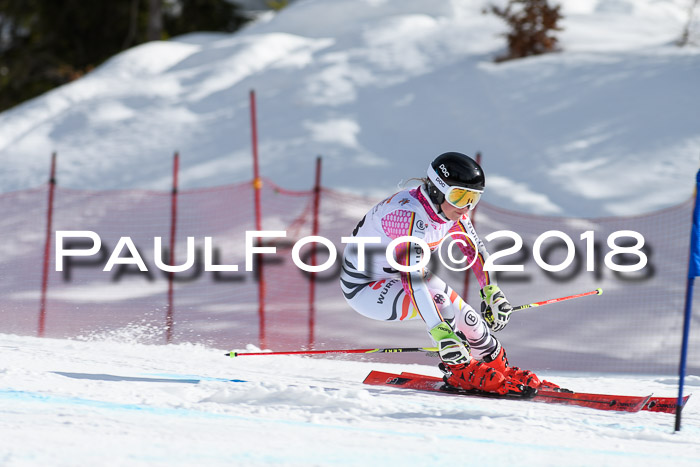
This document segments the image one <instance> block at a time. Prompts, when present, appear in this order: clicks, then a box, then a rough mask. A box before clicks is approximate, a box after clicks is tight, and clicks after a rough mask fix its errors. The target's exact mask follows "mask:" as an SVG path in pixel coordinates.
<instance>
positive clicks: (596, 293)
mask: <svg viewBox="0 0 700 467" xmlns="http://www.w3.org/2000/svg"><path fill="white" fill-rule="evenodd" d="M602 294H603V289H601V288H600V287H599V288H597V289H595V290H591V291H590V292H584V293H580V294H576V295H569V296H568V297H560V298H552V299H550V300H544V301H542V302H535V303H529V304H527V305H520V306H516V307H514V308H513V311H518V310H524V309H525V308H533V307H536V306H542V305H549V304H550V303H557V302H563V301H564V300H571V299H573V298H580V297H587V296H588V295H602Z"/></svg>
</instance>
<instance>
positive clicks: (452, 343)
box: [429, 321, 471, 365]
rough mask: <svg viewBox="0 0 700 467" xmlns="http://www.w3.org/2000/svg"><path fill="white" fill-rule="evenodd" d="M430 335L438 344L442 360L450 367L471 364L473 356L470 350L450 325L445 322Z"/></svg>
mask: <svg viewBox="0 0 700 467" xmlns="http://www.w3.org/2000/svg"><path fill="white" fill-rule="evenodd" d="M429 332H430V335H431V336H432V338H433V340H434V341H435V342H436V343H437V346H438V354H439V355H440V359H441V360H442V361H443V362H445V363H447V364H448V365H459V364H460V363H469V361H470V360H471V355H469V349H467V348H466V347H465V346H464V343H463V342H462V339H460V338H459V337H458V336H457V335H456V334H455V333H454V330H453V329H452V328H451V327H450V325H449V324H447V323H445V322H444V321H443V322H442V323H440V324H438V325H437V326H435V327H434V328H432V329H431V330H430V331H429Z"/></svg>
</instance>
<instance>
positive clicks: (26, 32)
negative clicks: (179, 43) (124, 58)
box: [0, 0, 248, 111]
mask: <svg viewBox="0 0 700 467" xmlns="http://www.w3.org/2000/svg"><path fill="white" fill-rule="evenodd" d="M247 20H248V18H247V17H245V15H243V14H242V13H241V12H240V11H239V7H238V6H237V5H236V4H235V3H232V2H231V1H230V0H108V1H107V0H104V1H103V0H88V1H86V0H0V111H2V110H5V109H8V108H10V107H12V106H14V105H17V104H18V103H20V102H22V101H24V100H27V99H31V98H32V97H35V96H38V95H39V94H42V93H44V92H46V91H48V90H50V89H52V88H54V87H56V86H60V85H62V84H65V83H67V82H69V81H72V80H74V79H77V78H79V77H80V76H83V75H84V74H85V73H88V72H89V71H90V70H92V69H93V68H95V67H96V66H98V65H100V64H101V63H102V62H104V61H105V60H107V59H108V58H110V57H111V56H113V55H115V54H117V53H119V52H121V51H122V50H125V49H127V48H129V47H132V46H134V45H137V44H140V43H143V42H146V41H148V40H153V39H167V38H168V37H172V36H176V35H179V34H184V33H188V32H193V31H224V32H232V31H235V30H236V29H238V28H239V27H240V26H241V25H242V24H244V23H245V22H246V21H247Z"/></svg>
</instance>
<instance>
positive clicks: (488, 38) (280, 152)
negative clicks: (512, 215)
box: [0, 0, 700, 217]
mask: <svg viewBox="0 0 700 467" xmlns="http://www.w3.org/2000/svg"><path fill="white" fill-rule="evenodd" d="M485 3H486V2H485V1H484V0H452V1H444V2H434V1H430V0H407V1H400V2H398V1H378V0H333V1H330V0H300V1H297V2H294V3H293V4H292V5H291V6H289V7H288V8H286V9H284V10H283V11H282V12H280V13H279V14H277V15H276V16H274V15H268V16H265V17H264V18H262V19H261V20H259V21H258V22H256V23H255V24H252V25H250V26H248V27H247V28H246V29H245V30H244V31H241V32H238V33H236V34H232V35H222V34H195V35H189V36H184V37H180V38H176V39H174V40H172V41H169V42H155V43H148V44H144V45H141V46H139V47H135V48H134V49H131V50H129V51H126V52H125V53H122V54H121V55H119V56H117V57H115V58H113V59H112V60H110V61H108V62H107V63H106V64H105V65H103V66H102V67H100V68H98V69H97V70H96V71H95V72H93V73H91V74H90V75H88V76H86V77H84V78H82V79H80V80H78V81H76V82H74V83H71V84H70V85H67V86H64V87H62V88H60V89H57V90H55V91H53V92H50V93H48V94H46V95H44V96H41V97H39V98H37V99H34V100H33V101H31V102H28V103H26V104H24V105H21V106H18V107H16V108H14V109H11V110H9V111H7V112H4V113H3V114H0V160H1V161H2V166H3V170H2V172H0V190H2V191H4V192H6V191H12V190H18V189H23V188H28V187H33V186H36V185H38V184H41V183H44V182H45V181H46V179H47V176H48V175H47V173H48V165H49V163H48V161H49V155H50V153H51V152H52V151H54V150H55V151H57V152H58V153H59V166H58V167H59V169H58V181H59V183H60V184H61V185H63V186H67V187H74V188H90V189H114V188H157V189H167V188H168V186H169V183H170V173H171V171H170V161H171V155H172V153H173V152H174V151H175V150H179V151H180V152H181V154H182V165H183V173H182V174H181V185H182V188H183V189H187V188H192V187H200V186H210V185H215V184H228V183H231V182H238V181H245V180H249V179H250V178H251V177H252V173H251V156H250V154H251V148H250V123H249V105H248V93H249V91H250V90H251V89H255V90H256V92H257V95H258V107H259V108H258V115H259V125H260V128H259V136H260V142H261V148H260V155H261V164H262V167H261V170H262V173H263V175H265V176H267V177H269V178H271V179H273V180H275V181H276V182H277V183H279V184H280V185H282V186H286V187H288V188H303V189H307V188H309V187H310V186H311V184H312V180H313V160H314V158H315V157H316V156H317V155H319V154H320V155H323V156H324V157H325V162H324V174H323V183H324V185H326V186H328V187H333V188H341V189H344V190H355V191H357V190H359V191H361V192H364V193H371V194H380V193H381V194H385V193H388V192H390V191H392V190H394V188H395V186H396V183H397V182H398V181H399V180H401V179H406V178H410V177H414V176H421V175H422V174H423V172H424V170H425V167H426V165H427V163H428V161H429V160H430V159H432V158H433V157H434V156H435V155H437V154H439V153H441V152H444V151H447V150H458V151H462V152H465V153H469V154H474V153H475V152H476V151H482V152H483V154H484V167H485V170H486V173H487V176H488V186H489V190H488V191H487V194H486V196H485V200H486V201H488V202H490V203H492V204H495V205H498V206H501V207H506V208H509V209H513V210H517V211H522V212H529V213H539V214H549V215H568V216H584V217H591V216H594V217H595V216H608V215H630V214H637V213H642V212H649V211H652V210H656V209H659V208H662V207H666V206H670V205H675V204H678V203H680V202H682V201H684V200H686V199H687V198H688V197H689V196H690V195H691V193H692V189H693V179H692V175H691V174H692V173H694V172H695V171H696V169H697V166H698V161H699V158H700V126H698V120H697V109H698V108H700V93H698V92H697V83H698V82H699V80H700V51H699V50H698V48H697V47H687V48H684V49H679V48H677V47H675V46H674V45H673V41H674V40H675V39H677V38H678V37H679V35H680V33H681V30H682V27H683V24H684V22H685V21H686V18H687V8H688V4H689V2H688V1H687V0H664V1H660V0H562V1H561V2H560V3H561V4H562V5H563V9H562V11H563V14H564V16H565V20H564V22H563V27H564V31H563V32H561V33H560V35H559V37H560V40H561V45H562V47H563V50H564V52H562V53H558V54H552V55H547V56H542V57H536V58H528V59H525V60H518V61H513V62H508V63H502V64H495V63H493V58H494V57H495V56H496V55H498V54H500V53H501V52H502V51H503V48H504V44H505V42H504V39H503V38H502V37H501V36H500V35H499V34H501V33H503V32H504V30H505V25H504V23H503V22H502V21H501V20H500V19H498V18H496V17H495V16H493V15H483V14H482V12H481V10H482V8H483V7H484V5H485Z"/></svg>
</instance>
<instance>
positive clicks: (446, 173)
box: [440, 164, 450, 177]
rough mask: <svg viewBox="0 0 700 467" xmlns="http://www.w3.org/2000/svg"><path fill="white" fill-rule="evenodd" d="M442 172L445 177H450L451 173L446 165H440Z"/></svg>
mask: <svg viewBox="0 0 700 467" xmlns="http://www.w3.org/2000/svg"><path fill="white" fill-rule="evenodd" d="M440 170H442V174H443V175H444V176H445V177H449V176H450V173H449V172H448V171H447V167H445V164H440Z"/></svg>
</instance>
